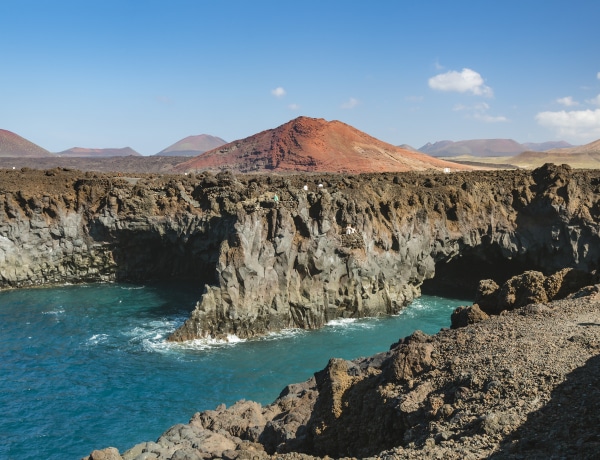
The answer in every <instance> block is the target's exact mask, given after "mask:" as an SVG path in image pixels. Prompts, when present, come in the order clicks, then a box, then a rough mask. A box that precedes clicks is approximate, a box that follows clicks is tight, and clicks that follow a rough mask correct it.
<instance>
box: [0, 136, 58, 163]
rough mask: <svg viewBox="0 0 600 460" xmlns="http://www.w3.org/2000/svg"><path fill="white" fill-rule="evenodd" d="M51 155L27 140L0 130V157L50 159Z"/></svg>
mask: <svg viewBox="0 0 600 460" xmlns="http://www.w3.org/2000/svg"><path fill="white" fill-rule="evenodd" d="M51 156H52V154H51V153H50V152H48V150H46V149H43V148H42V147H40V146H39V145H36V144H34V143H33V142H30V141H28V140H27V139H25V138H23V137H21V136H19V135H18V134H15V133H13V132H12V131H7V130H5V129H0V157H29V158H37V157H51Z"/></svg>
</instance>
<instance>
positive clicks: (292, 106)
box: [288, 104, 300, 110]
mask: <svg viewBox="0 0 600 460" xmlns="http://www.w3.org/2000/svg"><path fill="white" fill-rule="evenodd" d="M288 109H290V110H299V109H300V106H299V105H298V104H290V105H288Z"/></svg>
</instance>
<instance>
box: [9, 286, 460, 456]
mask: <svg viewBox="0 0 600 460" xmlns="http://www.w3.org/2000/svg"><path fill="white" fill-rule="evenodd" d="M199 296H200V287H195V288H194V287H190V286H189V285H181V284H160V285H144V286H138V285H126V284H93V285H84V286H65V287H58V288H46V289H28V290H17V291H7V292H0V408H1V414H2V415H1V417H0V459H15V460H16V459H18V460H24V459H34V458H35V459H40V458H44V459H61V460H62V459H79V458H81V457H83V456H85V455H88V454H89V453H90V452H91V451H92V450H94V449H99V448H104V447H108V446H114V447H117V448H118V449H119V450H120V451H121V452H123V451H125V450H126V449H128V448H130V447H132V446H133V445H135V444H137V443H139V442H142V441H153V440H156V439H157V438H158V437H159V436H160V435H161V434H162V433H163V432H164V431H165V430H166V429H167V428H169V427H170V426H172V425H174V424H176V423H187V421H188V420H189V419H190V417H191V416H192V415H193V414H194V413H195V412H197V411H202V410H206V409H214V408H215V407H216V406H217V405H219V404H220V403H225V404H227V405H230V404H232V403H234V402H235V401H237V400H239V399H250V400H254V401H258V402H261V403H262V404H268V403H270V402H272V401H273V400H274V399H275V398H276V397H277V396H278V395H279V393H280V392H281V390H282V389H283V388H284V387H285V386H286V385H287V384H289V383H295V382H302V381H304V380H306V379H308V378H310V377H311V376H312V374H313V373H314V372H315V371H318V370H320V369H322V368H323V367H325V365H326V364H327V362H328V360H329V358H330V357H339V358H346V359H352V358H357V357H360V356H369V355H371V354H373V353H377V352H381V351H385V350H387V349H389V346H390V345H391V344H392V343H393V342H395V341H397V340H398V339H399V338H401V337H405V336H407V335H409V334H411V333H412V332H413V331H415V330H416V329H420V330H422V331H424V332H426V333H430V334H431V333H435V332H437V331H439V329H440V328H442V327H447V326H449V324H450V314H451V312H452V310H453V309H454V308H456V306H458V305H465V304H467V303H469V301H466V300H456V299H446V298H441V297H432V296H423V297H421V298H420V299H418V300H416V301H415V302H413V303H412V304H411V305H410V306H408V307H407V308H406V309H404V310H403V311H402V313H401V314H400V315H397V316H394V317H388V318H379V319H365V320H340V321H334V322H332V323H330V324H328V325H327V326H326V327H325V328H323V329H322V330H319V331H300V330H290V331H284V332H282V333H279V334H273V335H270V336H268V337H265V338H262V339H257V340H250V341H241V340H235V338H233V337H232V338H231V340H230V341H229V342H228V343H222V342H221V343H218V342H210V341H195V342H191V343H186V344H169V343H166V342H165V338H166V337H167V335H168V334H169V333H170V332H172V331H174V330H175V329H176V328H177V327H178V326H179V325H181V324H182V323H183V321H184V320H185V319H186V317H187V315H188V313H189V311H190V310H191V309H192V307H193V305H194V304H195V301H196V299H198V298H199Z"/></svg>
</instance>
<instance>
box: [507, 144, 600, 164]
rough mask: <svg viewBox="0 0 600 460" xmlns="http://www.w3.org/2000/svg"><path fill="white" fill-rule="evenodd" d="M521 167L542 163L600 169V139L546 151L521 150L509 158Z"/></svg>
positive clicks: (512, 162)
mask: <svg viewBox="0 0 600 460" xmlns="http://www.w3.org/2000/svg"><path fill="white" fill-rule="evenodd" d="M509 161H510V163H511V164H514V165H516V166H519V167H521V168H537V167H540V166H541V165H543V164H544V163H555V164H568V165H569V166H571V167H572V168H580V169H600V139H598V140H597V141H594V142H590V143H589V144H586V145H580V146H576V147H569V148H560V149H551V150H548V151H547V152H523V153H521V154H519V155H517V156H515V157H513V158H510V159H509Z"/></svg>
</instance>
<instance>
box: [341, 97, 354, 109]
mask: <svg viewBox="0 0 600 460" xmlns="http://www.w3.org/2000/svg"><path fill="white" fill-rule="evenodd" d="M357 105H358V99H354V98H353V97H351V98H350V100H348V101H347V102H344V103H343V104H342V105H341V107H342V109H353V108H354V107H356V106H357Z"/></svg>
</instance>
